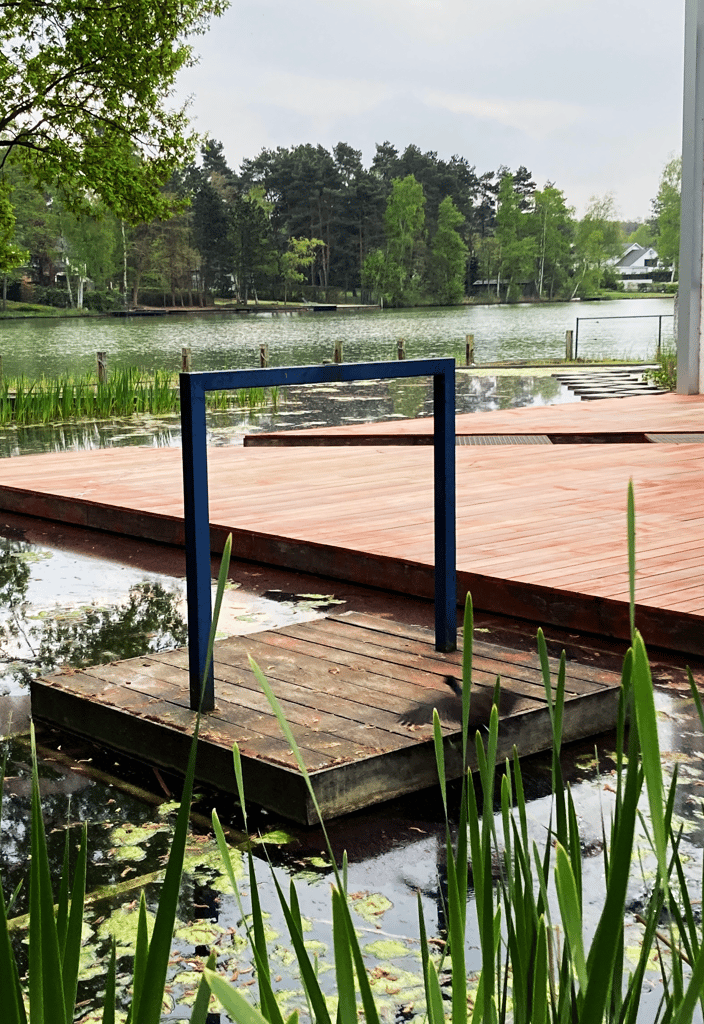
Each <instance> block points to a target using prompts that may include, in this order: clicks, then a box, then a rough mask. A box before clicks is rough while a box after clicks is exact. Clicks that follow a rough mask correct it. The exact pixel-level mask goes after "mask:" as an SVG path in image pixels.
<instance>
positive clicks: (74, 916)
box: [61, 823, 88, 1021]
mask: <svg viewBox="0 0 704 1024" xmlns="http://www.w3.org/2000/svg"><path fill="white" fill-rule="evenodd" d="M87 864H88V826H87V825H86V824H85V823H84V824H83V834H82V836H81V845H80V847H79V850H78V859H77V861H76V868H75V871H74V875H73V884H72V886H71V910H70V913H69V917H68V927H67V930H66V935H65V941H64V943H63V946H62V948H61V958H62V964H63V984H64V1000H65V1006H66V1020H67V1021H70V1020H71V1019H72V1018H73V1012H74V1009H75V1006H76V992H77V989H78V970H79V967H80V962H81V944H82V942H83V934H82V933H83V915H84V909H85V897H86V871H87Z"/></svg>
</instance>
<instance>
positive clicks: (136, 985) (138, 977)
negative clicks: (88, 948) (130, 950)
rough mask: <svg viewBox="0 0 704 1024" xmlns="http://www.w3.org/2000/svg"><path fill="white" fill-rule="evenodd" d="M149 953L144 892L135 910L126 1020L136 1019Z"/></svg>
mask: <svg viewBox="0 0 704 1024" xmlns="http://www.w3.org/2000/svg"><path fill="white" fill-rule="evenodd" d="M148 955H149V930H148V928H147V901H146V899H145V898H144V893H141V894H140V897H139V910H138V911H137V939H136V942H135V947H134V965H133V967H132V1003H131V1005H130V1008H129V1015H128V1021H132V1020H135V1021H136V1020H137V1019H138V1018H136V1017H135V1016H133V1010H134V1008H135V1007H137V1006H139V1002H140V1000H141V998H142V990H143V988H144V983H145V978H146V976H147V957H148Z"/></svg>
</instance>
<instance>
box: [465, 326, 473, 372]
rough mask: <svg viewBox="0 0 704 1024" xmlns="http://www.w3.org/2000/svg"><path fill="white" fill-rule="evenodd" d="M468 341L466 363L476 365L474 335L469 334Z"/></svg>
mask: <svg viewBox="0 0 704 1024" xmlns="http://www.w3.org/2000/svg"><path fill="white" fill-rule="evenodd" d="M466 342H467V344H466V360H467V361H466V365H467V366H474V335H473V334H468V335H467V337H466Z"/></svg>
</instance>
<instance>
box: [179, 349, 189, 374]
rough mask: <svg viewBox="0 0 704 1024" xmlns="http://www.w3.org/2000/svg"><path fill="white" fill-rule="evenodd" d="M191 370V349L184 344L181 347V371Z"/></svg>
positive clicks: (187, 371)
mask: <svg viewBox="0 0 704 1024" xmlns="http://www.w3.org/2000/svg"><path fill="white" fill-rule="evenodd" d="M190 372H191V350H190V348H187V347H186V346H185V345H184V347H183V348H182V349H181V373H190Z"/></svg>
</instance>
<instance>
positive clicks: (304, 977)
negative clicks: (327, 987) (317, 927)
mask: <svg viewBox="0 0 704 1024" xmlns="http://www.w3.org/2000/svg"><path fill="white" fill-rule="evenodd" d="M272 879H273V882H274V886H275V888H276V892H277V895H278V897H279V903H280V904H281V909H282V910H283V913H284V918H285V919H286V927H287V928H288V932H289V936H290V938H291V943H292V945H293V948H294V952H295V954H296V960H297V961H298V969H299V971H300V973H301V981H302V982H303V987H304V989H305V992H306V995H307V997H308V999H309V1000H310V1003H311V1005H312V1007H313V1013H314V1015H315V1020H316V1024H331V1020H330V1014H329V1012H328V1008H327V1003H326V1002H325V996H324V995H323V992H322V990H321V988H320V983H319V981H318V976H317V972H316V970H315V968H314V966H313V964H312V963H311V959H310V956H309V953H308V950H307V949H306V947H305V943H304V941H303V931H302V929H301V927H300V920H301V919H300V911H298V912H297V913H296V914H295V915H294V913H293V912H292V911H291V908H290V907H289V905H288V903H287V902H286V898H285V896H284V894H283V891H282V889H281V886H280V885H279V880H278V879H277V877H276V875H272Z"/></svg>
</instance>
